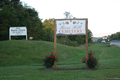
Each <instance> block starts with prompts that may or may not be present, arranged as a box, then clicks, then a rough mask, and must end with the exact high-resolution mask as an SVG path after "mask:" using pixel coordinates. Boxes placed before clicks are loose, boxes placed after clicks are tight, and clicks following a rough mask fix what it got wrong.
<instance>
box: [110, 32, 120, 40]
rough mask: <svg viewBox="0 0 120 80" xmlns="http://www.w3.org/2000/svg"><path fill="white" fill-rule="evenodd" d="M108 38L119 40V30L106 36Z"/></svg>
mask: <svg viewBox="0 0 120 80" xmlns="http://www.w3.org/2000/svg"><path fill="white" fill-rule="evenodd" d="M108 38H109V39H110V40H120V32H117V33H115V34H111V36H108Z"/></svg>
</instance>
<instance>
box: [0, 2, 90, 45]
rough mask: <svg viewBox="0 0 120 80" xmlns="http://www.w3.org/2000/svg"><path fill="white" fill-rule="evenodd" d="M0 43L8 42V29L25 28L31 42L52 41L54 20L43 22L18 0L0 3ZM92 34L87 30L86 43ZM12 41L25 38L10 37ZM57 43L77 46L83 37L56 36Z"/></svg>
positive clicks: (33, 10) (32, 9) (83, 42)
mask: <svg viewBox="0 0 120 80" xmlns="http://www.w3.org/2000/svg"><path fill="white" fill-rule="evenodd" d="M0 9H2V10H0V41H3V40H9V28H10V27H21V26H26V27H27V35H28V38H29V37H33V40H43V41H51V42H53V41H54V19H46V20H44V22H42V21H41V19H40V18H39V17H38V12H37V11H36V10H35V9H34V8H32V7H29V6H27V5H26V6H23V5H22V2H20V0H1V1H0ZM91 37H92V32H91V31H90V30H88V41H89V43H90V42H92V39H91ZM12 39H25V36H12ZM57 42H58V43H61V44H67V45H72V46H77V45H80V44H85V35H75V36H57Z"/></svg>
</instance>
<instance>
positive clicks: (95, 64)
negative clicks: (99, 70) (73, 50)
mask: <svg viewBox="0 0 120 80" xmlns="http://www.w3.org/2000/svg"><path fill="white" fill-rule="evenodd" d="M93 54H95V52H92V50H90V53H88V59H86V57H85V58H82V61H81V62H83V63H86V62H87V64H88V68H96V67H98V66H99V65H100V64H98V60H97V59H96V58H95V57H94V55H93Z"/></svg>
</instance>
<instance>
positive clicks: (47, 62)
mask: <svg viewBox="0 0 120 80" xmlns="http://www.w3.org/2000/svg"><path fill="white" fill-rule="evenodd" d="M42 60H43V62H44V63H43V66H45V67H46V68H51V67H53V65H54V62H55V61H56V60H57V58H56V57H55V56H54V55H53V52H52V53H51V55H50V56H48V57H45V58H42Z"/></svg>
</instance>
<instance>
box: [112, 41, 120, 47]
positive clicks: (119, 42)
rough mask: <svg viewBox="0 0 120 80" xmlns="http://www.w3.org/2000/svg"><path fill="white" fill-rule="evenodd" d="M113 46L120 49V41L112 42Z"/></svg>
mask: <svg viewBox="0 0 120 80" xmlns="http://www.w3.org/2000/svg"><path fill="white" fill-rule="evenodd" d="M112 44H113V45H116V46H119V47H120V41H112V42H110V45H112Z"/></svg>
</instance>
